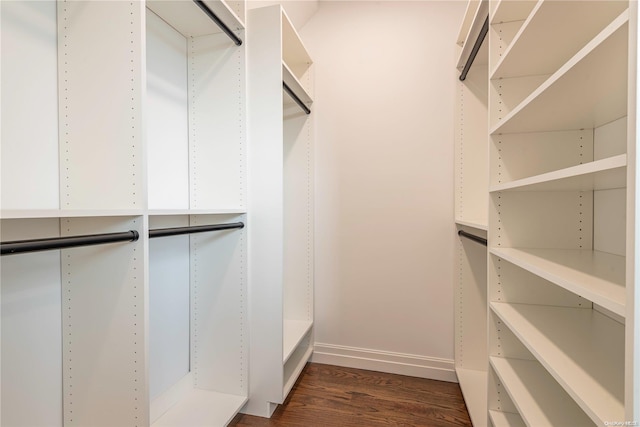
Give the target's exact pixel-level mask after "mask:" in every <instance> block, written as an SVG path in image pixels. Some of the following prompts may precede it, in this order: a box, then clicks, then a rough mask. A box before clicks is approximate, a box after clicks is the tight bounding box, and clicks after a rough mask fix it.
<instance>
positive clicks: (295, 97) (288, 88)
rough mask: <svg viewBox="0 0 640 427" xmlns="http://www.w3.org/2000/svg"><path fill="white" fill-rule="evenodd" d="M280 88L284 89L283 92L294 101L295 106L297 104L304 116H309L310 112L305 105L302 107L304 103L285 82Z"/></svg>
mask: <svg viewBox="0 0 640 427" xmlns="http://www.w3.org/2000/svg"><path fill="white" fill-rule="evenodd" d="M282 87H283V88H284V91H285V92H287V93H288V94H289V96H290V97H291V98H293V100H294V101H296V104H298V105H299V106H300V108H302V111H304V112H305V113H306V114H311V110H310V109H309V108H308V107H307V106H306V105H304V102H302V100H301V99H300V98H299V97H298V95H296V94H295V93H294V92H293V91H292V90H291V88H290V87H289V86H288V85H287V84H286V83H285V82H282Z"/></svg>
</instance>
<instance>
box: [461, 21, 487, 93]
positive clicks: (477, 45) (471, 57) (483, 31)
mask: <svg viewBox="0 0 640 427" xmlns="http://www.w3.org/2000/svg"><path fill="white" fill-rule="evenodd" d="M487 31H489V17H488V16H487V19H485V20H484V24H482V29H481V30H480V34H478V38H477V39H476V42H475V44H474V45H473V49H471V53H470V54H469V58H467V63H466V64H464V68H463V69H462V74H460V81H463V80H464V79H466V78H467V73H468V72H469V69H471V65H473V61H474V60H475V59H476V55H478V51H479V50H480V46H482V42H483V41H484V38H485V36H486V35H487Z"/></svg>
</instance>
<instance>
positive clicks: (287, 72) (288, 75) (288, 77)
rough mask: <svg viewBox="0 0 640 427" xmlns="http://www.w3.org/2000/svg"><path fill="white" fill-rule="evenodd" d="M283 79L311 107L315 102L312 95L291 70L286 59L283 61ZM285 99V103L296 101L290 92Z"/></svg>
mask: <svg viewBox="0 0 640 427" xmlns="http://www.w3.org/2000/svg"><path fill="white" fill-rule="evenodd" d="M282 81H283V82H284V83H286V84H287V86H289V88H290V89H291V90H292V91H293V93H295V94H296V95H298V98H300V100H301V101H302V102H303V103H305V104H307V107H309V106H310V105H311V104H312V103H313V99H311V96H310V95H309V93H308V92H307V90H306V89H305V88H304V86H303V85H302V83H300V80H298V78H297V77H296V76H295V75H294V74H293V71H291V69H290V68H289V67H288V66H287V64H285V63H284V61H283V62H282ZM285 94H286V92H285ZM283 99H284V103H285V104H294V103H295V102H294V101H293V99H292V98H291V97H290V96H289V95H288V94H287V96H285V97H283Z"/></svg>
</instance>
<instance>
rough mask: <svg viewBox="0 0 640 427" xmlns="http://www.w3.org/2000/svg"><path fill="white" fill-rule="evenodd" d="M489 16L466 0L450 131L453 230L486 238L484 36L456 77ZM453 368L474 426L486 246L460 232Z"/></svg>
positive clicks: (483, 385)
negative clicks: (453, 122)
mask: <svg viewBox="0 0 640 427" xmlns="http://www.w3.org/2000/svg"><path fill="white" fill-rule="evenodd" d="M488 14H489V5H488V2H486V1H471V2H469V3H468V5H467V10H466V13H465V17H464V20H463V23H462V25H461V28H460V32H459V36H458V41H457V44H458V46H459V52H460V54H459V60H458V64H457V67H456V68H457V69H456V75H455V79H456V81H457V100H456V106H457V110H456V134H455V152H456V164H455V189H456V194H455V223H456V228H457V230H458V231H462V232H466V233H469V234H471V235H474V236H478V237H481V238H484V239H486V237H487V224H488V219H487V215H488V213H489V207H488V199H487V191H488V188H489V171H488V168H489V160H488V150H487V138H488V137H487V132H488V130H487V125H488V117H487V114H488V113H487V104H488V52H489V50H488V47H487V45H488V40H486V39H485V40H484V42H483V43H482V45H481V47H480V50H479V51H478V52H477V55H476V56H475V59H474V60H473V63H472V66H471V68H469V70H468V73H467V75H466V78H465V79H464V80H460V76H461V73H462V72H463V69H464V67H465V64H466V63H467V61H468V60H469V57H470V55H471V52H472V49H473V47H474V44H475V43H476V40H478V37H479V36H480V34H481V32H482V27H483V24H484V23H485V21H486V18H487V16H488ZM456 248H457V257H456V265H455V269H456V281H457V289H456V292H455V334H456V336H455V342H456V346H455V367H456V374H457V377H458V381H459V383H460V388H461V389H462V393H463V395H464V398H465V402H466V404H467V409H468V411H469V415H470V417H471V420H472V422H473V424H474V425H475V426H483V425H486V424H487V415H486V414H487V369H488V364H489V360H488V356H487V327H486V318H487V248H486V247H485V246H483V245H482V244H480V243H478V242H476V241H473V240H470V239H468V238H466V237H463V236H460V237H459V238H458V239H457V242H456Z"/></svg>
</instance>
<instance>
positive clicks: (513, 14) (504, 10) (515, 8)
mask: <svg viewBox="0 0 640 427" xmlns="http://www.w3.org/2000/svg"><path fill="white" fill-rule="evenodd" d="M536 3H537V0H529V1H523V0H499V1H498V2H497V6H496V8H495V10H494V11H493V14H492V16H491V24H492V25H493V24H500V23H503V22H516V21H524V20H525V19H527V16H529V14H530V13H531V9H533V7H534V6H535V5H536Z"/></svg>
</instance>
